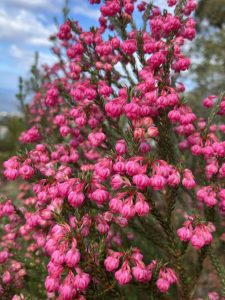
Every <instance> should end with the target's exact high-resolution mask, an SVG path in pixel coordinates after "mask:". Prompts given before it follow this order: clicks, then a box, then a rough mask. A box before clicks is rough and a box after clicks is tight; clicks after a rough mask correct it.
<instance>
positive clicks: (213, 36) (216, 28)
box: [189, 0, 225, 109]
mask: <svg viewBox="0 0 225 300" xmlns="http://www.w3.org/2000/svg"><path fill="white" fill-rule="evenodd" d="M196 20H197V29H198V32H199V34H198V38H197V39H196V40H195V43H194V44H192V47H191V49H190V52H191V54H192V61H193V63H192V70H191V72H192V75H193V81H194V84H195V87H194V89H193V90H192V91H191V93H190V95H189V96H190V98H191V99H192V101H193V102H194V103H195V105H196V106H199V109H200V103H199V100H197V99H203V98H204V97H206V96H207V95H209V94H218V92H220V91H222V90H224V89H225V0H213V1H212V0H200V1H199V5H198V9H197V11H196Z"/></svg>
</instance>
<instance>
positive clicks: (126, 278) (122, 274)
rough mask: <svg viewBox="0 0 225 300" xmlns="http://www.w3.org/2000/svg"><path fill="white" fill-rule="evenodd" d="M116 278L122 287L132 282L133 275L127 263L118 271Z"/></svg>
mask: <svg viewBox="0 0 225 300" xmlns="http://www.w3.org/2000/svg"><path fill="white" fill-rule="evenodd" d="M115 278H116V280H117V281H118V283H119V284H120V285H126V284H127V283H128V282H130V281H131V279H132V275H131V272H130V267H129V265H128V262H127V261H125V262H124V263H123V265H122V267H121V269H119V270H118V271H116V273H115Z"/></svg>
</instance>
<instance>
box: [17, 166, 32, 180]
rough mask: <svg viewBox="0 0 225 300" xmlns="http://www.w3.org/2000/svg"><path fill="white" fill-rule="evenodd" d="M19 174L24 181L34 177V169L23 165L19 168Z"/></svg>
mask: <svg viewBox="0 0 225 300" xmlns="http://www.w3.org/2000/svg"><path fill="white" fill-rule="evenodd" d="M19 174H20V176H21V177H22V178H23V179H29V178H31V177H32V176H33V175H34V169H33V168H32V167H30V166H29V165H23V166H22V167H20V168H19Z"/></svg>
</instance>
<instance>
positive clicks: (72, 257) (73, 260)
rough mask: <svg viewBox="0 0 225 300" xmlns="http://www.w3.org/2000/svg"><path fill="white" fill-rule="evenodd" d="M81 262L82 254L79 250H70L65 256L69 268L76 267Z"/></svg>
mask: <svg viewBox="0 0 225 300" xmlns="http://www.w3.org/2000/svg"><path fill="white" fill-rule="evenodd" d="M79 261H80V252H79V250H78V249H70V250H69V251H68V252H67V253H66V255H65V263H66V264H67V266H68V267H71V268H72V267H76V266H77V264H78V263H79Z"/></svg>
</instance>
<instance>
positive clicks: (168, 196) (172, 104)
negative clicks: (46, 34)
mask: <svg viewBox="0 0 225 300" xmlns="http://www.w3.org/2000/svg"><path fill="white" fill-rule="evenodd" d="M100 2H101V1H100V0H90V4H93V5H94V4H100V5H101V6H100V11H101V16H100V18H99V26H98V27H93V28H91V29H90V31H84V30H83V29H82V28H81V27H80V25H79V24H78V22H76V21H73V20H71V19H67V20H66V21H65V23H64V24H62V25H61V26H60V28H59V31H58V33H57V35H56V36H53V37H52V40H53V41H54V43H55V44H54V47H53V52H54V53H55V55H56V56H57V57H58V63H55V64H54V65H52V66H44V67H43V70H42V71H41V73H40V74H42V78H41V80H40V82H41V84H40V85H38V86H37V88H36V90H35V94H34V97H33V100H32V102H31V103H30V104H29V108H28V113H27V118H28V121H27V122H28V124H29V129H28V130H26V131H24V132H23V133H22V134H21V136H20V138H19V140H20V142H21V144H22V147H21V151H20V152H19V153H18V154H17V155H15V156H13V157H11V158H9V159H8V160H7V161H5V162H4V175H5V177H6V178H7V179H8V180H15V179H17V180H20V182H21V184H20V191H19V193H18V197H17V200H16V201H12V200H10V199H5V198H4V199H2V202H1V204H0V216H1V243H0V247H1V251H0V269H1V274H2V275H1V288H0V293H1V299H13V300H19V299H21V300H22V299H58V300H72V299H79V300H82V299H154V300H156V299H181V300H190V299H211V300H216V299H224V297H225V269H224V266H223V265H224V257H223V248H222V247H223V243H224V224H225V223H224V213H225V187H224V177H225V161H224V157H225V142H224V133H225V124H223V123H221V124H219V123H215V122H214V120H215V117H216V115H222V116H223V115H224V114H225V97H224V94H223V93H222V92H221V93H219V94H218V95H209V96H208V97H207V98H206V99H204V101H203V104H204V106H205V107H207V108H208V109H209V110H210V113H209V118H208V119H207V120H205V119H203V118H198V117H197V116H196V115H195V113H194V111H192V108H191V107H190V106H189V105H188V100H189V99H186V98H185V94H184V91H185V87H184V85H183V84H182V83H180V82H177V77H179V74H180V73H181V72H182V71H186V70H188V68H189V66H190V59H189V58H188V57H185V56H184V54H183V52H182V46H183V45H184V44H185V41H186V40H193V39H194V37H195V21H194V19H193V18H192V17H191V14H192V13H193V11H194V10H195V9H196V2H195V1H194V0H187V1H185V0H178V1H177V0H168V6H169V7H170V9H169V10H167V9H161V8H159V7H157V6H156V5H155V4H156V3H155V4H154V3H153V4H147V3H145V2H138V3H136V1H133V0H107V1H104V2H103V1H102V3H100ZM155 2H156V1H155ZM137 14H139V16H140V19H141V20H142V24H141V25H140V24H139V23H140V22H135V21H136V18H137V17H136V16H137ZM134 16H135V17H134ZM221 120H222V118H221ZM18 178H19V179H18Z"/></svg>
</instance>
